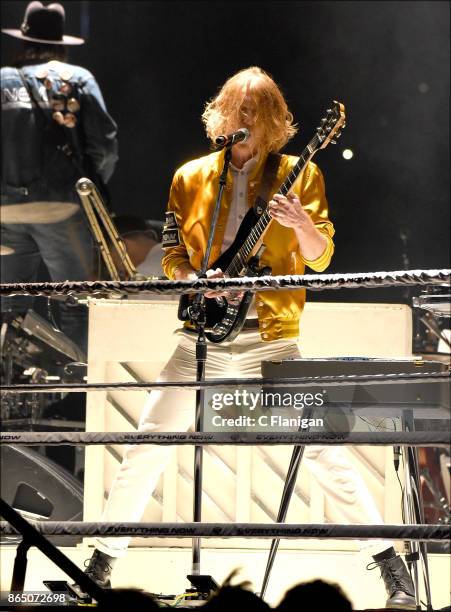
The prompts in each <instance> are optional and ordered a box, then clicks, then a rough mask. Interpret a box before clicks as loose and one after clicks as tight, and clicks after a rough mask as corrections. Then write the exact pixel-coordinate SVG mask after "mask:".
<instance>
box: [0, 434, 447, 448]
mask: <svg viewBox="0 0 451 612" xmlns="http://www.w3.org/2000/svg"><path fill="white" fill-rule="evenodd" d="M449 440H450V435H449V431H435V432H434V431H398V432H397V431H390V432H380V431H373V432H367V431H365V432H351V433H347V432H330V433H320V432H314V433H308V432H305V433H303V432H296V433H288V432H280V433H263V432H259V433H253V432H243V433H235V432H227V433H226V432H215V433H203V432H159V433H147V432H140V431H134V432H103V431H98V432H78V431H64V432H53V431H52V432H45V431H40V432H34V431H33V432H31V431H25V432H22V431H8V432H1V433H0V444H14V445H28V446H34V445H38V444H45V445H46V446H59V445H63V444H67V445H71V446H81V445H86V444H164V445H187V444H195V445H201V446H206V445H237V444H241V445H248V446H271V445H276V444H286V445H291V444H297V445H313V444H320V445H327V444H330V445H363V446H397V445H407V446H449Z"/></svg>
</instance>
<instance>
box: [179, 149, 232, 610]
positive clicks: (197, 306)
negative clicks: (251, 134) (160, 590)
mask: <svg viewBox="0 0 451 612" xmlns="http://www.w3.org/2000/svg"><path fill="white" fill-rule="evenodd" d="M232 146H233V142H230V143H228V144H227V145H226V146H225V154H224V166H223V169H222V172H221V175H220V177H219V190H218V194H217V196H216V204H215V208H214V212H213V218H212V222H211V226H210V233H209V236H208V242H207V248H206V251H205V255H204V259H203V263H202V268H201V270H200V272H199V273H198V278H206V272H207V269H208V263H209V260H210V254H211V248H212V245H213V238H214V235H215V232H216V226H217V223H218V218H219V211H220V209H221V201H222V197H223V194H224V189H225V186H226V182H227V173H228V170H229V165H230V160H231V158H232ZM188 315H189V318H190V320H191V321H192V322H193V324H194V325H195V327H196V331H197V332H198V336H197V341H196V364H197V369H196V382H202V381H204V380H205V363H206V361H207V338H206V336H205V325H206V310H205V296H204V294H203V293H198V294H197V295H196V296H195V298H194V300H193V303H192V305H191V306H190V307H189V308H188ZM204 397H205V390H204V389H197V390H196V417H195V431H196V432H200V431H202V416H203V406H204ZM202 467H203V447H202V446H195V447H194V506H193V514H194V522H195V523H200V522H201V518H202ZM200 542H201V539H200V538H193V545H192V573H191V574H190V575H188V576H187V578H188V580H189V581H190V582H191V584H192V585H193V587H194V589H195V590H196V591H197V592H198V593H199V595H200V596H199V597H198V598H199V599H202V598H203V597H202V596H203V595H209V594H210V593H211V592H212V591H214V590H215V589H217V587H218V585H217V584H216V582H215V581H214V580H213V578H212V577H211V576H208V575H201V573H200V550H201V544H200Z"/></svg>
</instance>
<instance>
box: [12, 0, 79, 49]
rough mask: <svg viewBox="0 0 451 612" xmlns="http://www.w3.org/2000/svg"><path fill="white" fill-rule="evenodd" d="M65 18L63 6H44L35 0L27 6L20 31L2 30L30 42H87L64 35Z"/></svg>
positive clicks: (55, 43)
mask: <svg viewBox="0 0 451 612" xmlns="http://www.w3.org/2000/svg"><path fill="white" fill-rule="evenodd" d="M65 18H66V15H65V11H64V7H63V6H62V5H61V4H58V3H53V4H49V5H48V6H44V5H43V4H42V2H38V1H37V0H35V1H34V2H30V4H29V5H28V6H27V8H26V10H25V16H24V20H23V22H22V25H21V26H20V30H17V29H8V28H2V32H3V34H7V35H8V36H13V37H14V38H20V39H21V40H28V41H30V42H37V43H45V44H51V45H82V44H83V43H84V42H85V41H84V39H83V38H78V37H77V36H68V35H67V34H64V25H65Z"/></svg>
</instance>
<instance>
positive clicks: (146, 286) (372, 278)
mask: <svg viewBox="0 0 451 612" xmlns="http://www.w3.org/2000/svg"><path fill="white" fill-rule="evenodd" d="M450 279H451V270H450V269H446V268H444V269H438V270H402V271H393V272H362V273H351V274H296V275H281V276H256V277H247V276H245V277H242V278H215V279H207V278H203V279H197V280H194V281H188V280H183V281H181V280H180V281H174V280H153V281H80V282H71V281H65V282H62V283H2V284H1V285H0V296H17V295H31V296H46V297H54V296H55V295H68V296H71V295H72V296H75V295H76V294H83V293H86V294H89V295H91V296H93V297H95V296H96V294H100V295H101V296H102V295H103V296H104V295H105V294H116V295H129V294H137V293H157V294H165V293H171V294H177V295H182V294H185V293H205V292H206V291H243V290H246V291H270V290H274V289H309V290H313V291H322V290H324V289H362V288H366V289H376V288H380V287H406V286H414V285H443V284H445V283H449V282H450Z"/></svg>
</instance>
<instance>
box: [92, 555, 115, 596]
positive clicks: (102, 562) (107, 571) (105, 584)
mask: <svg viewBox="0 0 451 612" xmlns="http://www.w3.org/2000/svg"><path fill="white" fill-rule="evenodd" d="M115 561H116V557H110V555H107V554H105V553H103V552H101V551H100V550H97V548H96V549H95V550H94V552H93V553H92V557H91V558H90V559H89V563H88V565H87V566H86V569H85V574H87V575H88V576H89V577H90V578H91V580H94V582H97V584H98V585H99V586H101V587H102V588H103V589H111V581H110V577H111V571H112V569H113V565H114V563H115ZM85 565H86V561H85Z"/></svg>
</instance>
